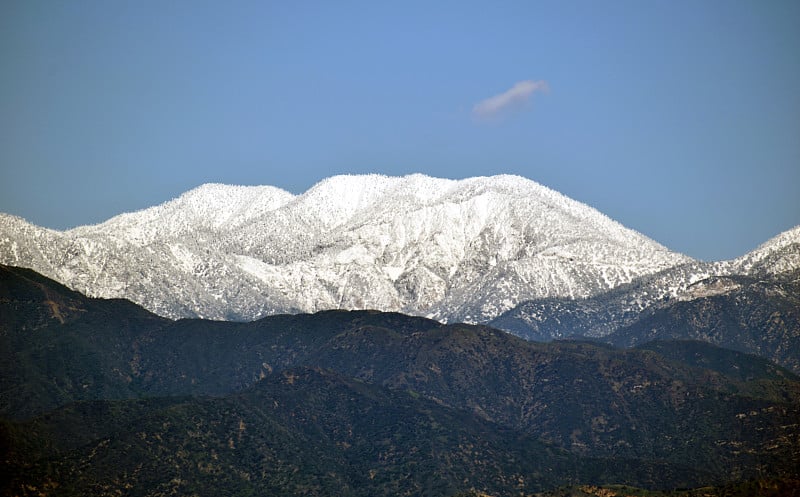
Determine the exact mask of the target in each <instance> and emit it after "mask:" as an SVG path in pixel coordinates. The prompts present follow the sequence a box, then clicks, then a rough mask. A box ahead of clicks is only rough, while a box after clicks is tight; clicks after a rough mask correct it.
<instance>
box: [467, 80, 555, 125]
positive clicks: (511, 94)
mask: <svg viewBox="0 0 800 497" xmlns="http://www.w3.org/2000/svg"><path fill="white" fill-rule="evenodd" d="M549 90H550V87H549V86H548V85H547V81H543V80H539V81H533V80H526V81H520V82H519V83H515V84H514V86H512V87H511V88H510V89H509V90H507V91H504V92H503V93H500V94H499V95H495V96H493V97H489V98H487V99H486V100H482V101H480V102H478V103H477V104H475V106H474V107H473V108H472V115H473V116H474V117H476V118H478V119H488V118H491V117H495V116H497V115H499V114H500V113H502V112H503V111H507V110H513V109H517V108H520V107H522V106H524V105H525V104H526V103H527V102H528V100H529V99H530V97H531V95H532V94H533V92H535V91H543V92H547V91H549Z"/></svg>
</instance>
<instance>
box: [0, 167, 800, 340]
mask: <svg viewBox="0 0 800 497" xmlns="http://www.w3.org/2000/svg"><path fill="white" fill-rule="evenodd" d="M0 263H3V264H8V265H13V266H21V267H29V268H32V269H34V270H36V271H38V272H40V273H41V274H44V275H46V276H48V277H51V278H53V279H55V280H57V281H59V282H62V283H64V284H66V285H67V286H69V287H70V288H73V289H75V290H78V291H80V292H83V293H85V294H87V295H90V296H95V297H105V298H126V299H129V300H131V301H133V302H136V303H138V304H140V305H142V306H144V307H145V308H147V309H149V310H151V311H152V312H155V313H156V314H159V315H161V316H165V317H170V318H181V317H203V318H209V319H225V320H252V319H257V318H259V317H263V316H267V315H273V314H277V313H284V312H288V313H294V312H315V311H319V310H326V309H377V310H381V311H397V312H403V313H406V314H413V315H419V316H426V317H430V318H434V319H437V320H440V321H444V322H469V323H486V322H489V321H491V320H493V319H496V318H499V317H500V316H501V315H503V317H502V318H501V319H500V320H497V321H494V322H493V323H494V324H495V325H502V326H503V327H506V324H507V323H509V319H512V320H516V321H517V325H514V326H510V327H509V329H511V330H514V331H519V330H521V328H520V326H518V325H519V324H520V323H522V322H527V323H529V324H530V326H528V328H530V329H528V330H527V331H525V332H524V333H525V334H526V336H530V337H543V338H552V337H558V336H566V335H570V334H573V333H574V332H575V331H581V330H569V329H560V330H557V331H549V332H542V333H540V332H539V331H537V329H538V327H539V325H538V324H536V321H537V319H538V318H537V317H536V316H537V314H536V312H535V309H536V308H537V306H542V305H545V306H546V305H548V304H546V303H545V304H542V303H541V302H542V301H543V299H549V300H547V301H549V302H552V301H553V299H558V301H559V302H570V301H576V299H587V298H588V299H590V303H589V304H576V305H581V306H585V305H591V299H595V298H602V299H607V297H604V295H611V297H608V298H611V299H612V300H614V305H615V306H616V307H614V309H611V310H608V312H613V313H614V317H613V318H609V319H606V320H605V321H603V320H602V319H601V320H600V321H599V322H598V323H592V324H591V327H592V328H593V329H592V330H591V333H589V334H590V335H591V334H594V335H602V334H603V333H605V332H607V331H610V330H611V329H613V328H616V327H618V325H619V324H627V321H626V320H625V319H622V320H620V316H622V315H625V316H628V315H632V314H638V313H640V312H641V311H642V310H643V309H646V308H651V307H653V306H654V305H655V306H657V307H659V306H661V304H663V303H664V301H665V300H675V299H677V300H687V299H692V298H694V297H695V296H699V295H700V294H701V293H702V291H701V290H700V289H701V288H704V287H703V285H702V284H700V283H699V282H701V280H704V279H707V278H713V277H720V276H746V277H755V278H762V277H765V276H771V275H776V274H782V273H786V272H791V271H793V270H796V269H798V268H800V227H799V228H795V229H794V230H791V231H788V232H786V233H784V234H782V235H779V236H778V237H776V238H774V239H773V240H771V241H769V242H767V243H766V244H765V245H764V246H762V247H760V248H759V249H757V250H755V251H754V252H752V253H750V254H747V255H745V256H743V257H741V258H739V259H735V260H732V261H725V262H713V263H703V262H699V261H694V260H692V259H691V258H689V257H687V256H684V255H681V254H678V253H675V252H672V251H670V250H668V249H667V248H665V247H663V246H661V245H659V244H657V243H656V242H654V241H652V240H650V239H648V238H647V237H645V236H643V235H641V234H639V233H637V232H635V231H632V230H630V229H627V228H625V227H623V226H622V225H620V224H619V223H616V222H614V221H612V220H611V219H609V218H608V217H606V216H604V215H603V214H601V213H599V212H598V211H596V210H595V209H592V208H590V207H588V206H586V205H584V204H581V203H579V202H576V201H574V200H571V199H569V198H567V197H565V196H563V195H561V194H559V193H557V192H555V191H553V190H550V189H548V188H546V187H544V186H541V185H539V184H537V183H535V182H533V181H530V180H527V179H524V178H521V177H516V176H494V177H480V178H471V179H465V180H459V181H454V180H444V179H437V178H431V177H427V176H422V175H412V176H406V177H401V178H393V177H385V176H377V175H367V176H336V177H332V178H329V179H326V180H324V181H322V182H320V183H319V184H317V185H316V186H314V187H313V188H311V189H310V190H309V191H307V192H306V193H304V194H302V195H297V196H295V195H292V194H290V193H288V192H285V191H282V190H280V189H277V188H274V187H269V186H264V187H239V186H226V185H218V184H209V185H204V186H201V187H199V188H197V189H195V190H192V191H190V192H187V193H185V194H184V195H182V196H180V197H179V198H177V199H175V200H172V201H170V202H167V203H165V204H162V205H159V206H156V207H152V208H149V209H145V210H143V211H140V212H135V213H130V214H122V215H120V216H117V217H114V218H112V219H110V220H108V221H106V222H104V223H102V224H99V225H95V226H83V227H79V228H75V229H72V230H68V231H64V232H60V231H53V230H49V229H45V228H40V227H37V226H34V225H31V224H29V223H27V222H26V221H24V220H23V219H20V218H17V217H13V216H10V215H5V214H0ZM609 291H615V292H616V293H611V294H608V292H609ZM710 291H723V290H710ZM698 292H700V293H698ZM561 299H567V300H561ZM531 302H533V303H531ZM564 305H567V306H569V305H572V304H564ZM504 313H505V314H504ZM547 314H548V315H549V313H547ZM552 319H553V318H552V317H551V318H550V320H551V321H552ZM606 325H607V326H606ZM602 326H606V328H605V331H602V330H600V328H599V327H602Z"/></svg>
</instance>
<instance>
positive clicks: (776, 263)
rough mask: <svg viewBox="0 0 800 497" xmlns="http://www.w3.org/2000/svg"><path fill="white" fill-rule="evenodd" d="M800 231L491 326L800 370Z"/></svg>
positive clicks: (532, 306)
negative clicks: (657, 345)
mask: <svg viewBox="0 0 800 497" xmlns="http://www.w3.org/2000/svg"><path fill="white" fill-rule="evenodd" d="M798 295H800V227H798V228H794V229H792V230H789V231H787V232H785V233H782V234H780V235H778V236H777V237H775V238H773V239H772V240H770V241H768V242H767V243H765V244H763V245H762V246H761V247H759V248H758V249H756V250H754V251H753V252H751V253H749V254H746V255H745V256H743V257H740V258H738V259H734V260H731V261H723V262H715V263H700V262H693V263H689V264H683V265H679V266H676V267H673V268H670V269H667V270H664V271H662V272H660V273H656V274H654V275H649V276H644V277H642V278H639V279H638V280H636V281H634V282H632V283H629V284H624V285H620V286H619V287H617V288H615V289H612V290H610V291H608V292H606V293H604V294H600V295H596V296H592V297H588V298H583V299H558V298H548V299H537V300H532V301H528V302H523V303H521V304H519V305H518V306H516V307H515V308H514V309H511V310H509V311H507V312H505V313H503V314H501V315H500V316H498V317H497V318H495V319H494V320H492V321H491V322H490V324H491V325H492V326H495V327H498V328H501V329H504V330H508V331H510V332H512V333H514V334H516V335H518V336H521V337H525V338H527V339H532V340H544V341H547V340H552V339H559V338H566V337H570V336H584V337H592V338H597V339H602V340H605V341H608V342H609V343H614V344H616V345H620V346H630V345H634V344H637V343H645V342H647V341H649V340H653V339H659V338H673V339H674V338H682V339H700V340H705V341H710V342H711V343H715V344H717V345H721V346H725V347H731V348H735V349H737V350H741V351H744V352H750V353H753V354H758V355H761V356H762V357H766V358H769V359H770V360H773V361H775V362H778V363H779V364H782V365H784V366H786V367H789V368H791V369H793V370H794V371H795V372H800V364H798V357H799V356H800V352H798V343H800V316H798V315H797V310H798V309H800V301H798Z"/></svg>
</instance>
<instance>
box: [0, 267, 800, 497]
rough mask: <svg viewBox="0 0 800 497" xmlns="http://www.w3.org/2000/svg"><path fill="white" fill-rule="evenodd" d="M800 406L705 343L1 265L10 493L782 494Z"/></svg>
mask: <svg viewBox="0 0 800 497" xmlns="http://www.w3.org/2000/svg"><path fill="white" fill-rule="evenodd" d="M798 420H800V379H799V378H798V377H797V376H796V375H794V374H792V373H791V372H790V371H788V370H786V369H784V368H781V367H779V366H776V365H775V364H773V363H771V362H769V361H767V360H764V359H760V358H758V357H755V356H752V355H747V354H743V353H741V352H736V351H732V350H727V349H722V348H718V347H716V346H713V345H710V344H706V343H703V342H698V341H656V342H651V343H649V344H646V345H639V346H637V347H634V348H632V349H616V348H613V347H611V346H609V345H604V344H596V343H590V342H574V341H568V342H553V343H535V342H530V341H526V340H523V339H521V338H518V337H515V336H513V335H510V334H508V333H505V332H502V331H499V330H496V329H493V328H489V327H486V326H475V325H465V324H450V325H446V324H442V323H439V322H437V321H433V320H430V319H426V318H422V317H413V316H406V315H403V314H398V313H382V312H377V311H325V312H319V313H316V314H299V315H276V316H271V317H267V318H264V319H261V320H258V321H253V322H245V323H241V322H220V321H207V320H198V319H188V320H187V319H184V320H178V321H173V320H169V319H166V318H163V317H159V316H157V315H155V314H152V313H150V312H148V311H146V310H145V309H143V308H141V307H139V306H137V305H135V304H133V303H131V302H129V301H126V300H105V299H90V298H87V297H84V296H83V295H81V294H80V293H78V292H75V291H73V290H70V289H68V288H67V287H65V286H63V285H61V284H59V283H56V282H55V281H52V280H50V279H48V278H46V277H43V276H42V275H39V274H38V273H36V272H34V271H32V270H29V269H22V268H14V267H7V266H0V461H2V462H1V463H0V495H27V494H37V495H38V494H46V495H110V494H129V495H141V496H156V495H168V494H176V495H178V494H179V495H192V494H197V495H300V494H302V495H311V496H322V495H343V496H362V495H363V496H384V495H386V496H388V495H453V494H456V493H458V492H469V491H471V490H474V491H476V492H473V493H471V494H467V495H480V493H478V492H477V491H480V492H485V493H488V494H490V495H525V494H531V493H532V492H537V491H540V490H550V489H554V488H556V487H559V486H562V485H577V484H610V483H621V484H627V485H636V486H641V487H646V488H655V489H671V488H675V487H697V486H703V485H710V484H726V483H730V482H738V481H744V480H748V479H753V478H778V479H779V482H781V483H780V485H781V486H779V487H778V488H784V489H789V490H791V489H792V488H794V486H796V484H797V481H798V479H799V478H800V474H799V473H798V468H800V451H798V447H800V424H798ZM726 488H728V487H726ZM737 488H749V487H737ZM608 495H611V494H608ZM765 495H766V494H765Z"/></svg>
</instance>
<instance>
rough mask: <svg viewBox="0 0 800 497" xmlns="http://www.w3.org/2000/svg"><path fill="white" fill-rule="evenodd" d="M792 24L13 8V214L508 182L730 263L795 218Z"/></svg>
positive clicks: (407, 12)
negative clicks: (367, 183) (211, 189)
mask: <svg viewBox="0 0 800 497" xmlns="http://www.w3.org/2000/svg"><path fill="white" fill-rule="evenodd" d="M797 26H800V2H796V1H785V2H783V1H779V0H774V1H769V2H764V1H755V0H754V1H735V0H724V1H703V0H701V1H697V0H692V1H679V0H672V1H630V2H628V1H610V2H599V1H587V2H582V1H554V2H536V1H522V2H465V1H458V2H413V1H403V2H396V3H390V2H363V3H362V2H347V1H343V2H327V1H326V2H310V1H309V2H270V1H258V2H235V1H226V2H222V1H220V2H201V1H186V2H181V1H172V2H161V1H136V2H134V1H128V2H126V1H123V2H107V1H97V2H94V1H83V0H76V1H73V2H52V1H42V2H40V1H36V0H22V1H16V0H6V1H4V2H2V3H0V74H2V77H1V78H0V211H2V212H8V213H12V214H16V215H19V216H22V217H24V218H26V219H28V220H29V221H31V222H34V223H36V224H40V225H43V226H47V227H51V228H58V229H63V228H68V227H72V226H76V225H81V224H89V223H95V222H99V221H102V220H105V219H107V218H109V217H111V216H113V215H115V214H118V213H120V212H124V211H131V210H137V209H141V208H144V207H148V206H150V205H155V204H158V203H161V202H163V201H166V200H168V199H170V198H173V197H175V196H177V195H179V194H180V193H182V192H184V191H186V190H188V189H190V188H193V187H195V186H197V185H199V184H202V183H205V182H222V183H231V184H254V185H255V184H270V185H275V186H278V187H281V188H284V189H287V190H289V191H292V192H294V193H300V192H302V191H304V190H306V189H307V188H308V187H310V186H311V185H313V184H314V183H316V182H317V181H319V180H320V179H322V178H325V177H328V176H331V175H334V174H340V173H370V172H376V173H383V174H389V175H403V174H408V173H414V172H421V173H425V174H429V175H433V176H440V177H448V178H463V177H469V176H476V175H492V174H501V173H510V174H519V175H522V176H525V177H527V178H530V179H533V180H535V181H538V182H539V183H542V184H544V185H547V186H549V187H551V188H554V189H556V190H558V191H560V192H562V193H564V194H566V195H568V196H570V197H572V198H574V199H576V200H579V201H581V202H585V203H587V204H589V205H591V206H593V207H596V208H597V209H599V210H600V211H602V212H604V213H605V214H607V215H609V216H610V217H612V218H614V219H616V220H618V221H620V222H621V223H623V224H624V225H626V226H628V227H631V228H633V229H636V230H638V231H640V232H642V233H644V234H646V235H648V236H650V237H652V238H654V239H655V240H657V241H659V242H661V243H663V244H665V245H667V246H668V247H670V248H672V249H674V250H678V251H681V252H684V253H686V254H688V255H691V256H693V257H697V258H701V259H706V260H716V259H723V258H730V257H735V256H738V255H741V254H743V253H745V252H746V251H748V250H751V249H753V248H755V247H756V246H757V245H759V244H760V243H761V242H763V241H766V240H767V239H768V238H770V237H772V236H774V235H776V234H777V233H779V232H781V231H784V230H786V229H789V228H791V227H793V226H795V225H797V224H800V91H799V90H798V89H799V88H800V87H799V86H798V81H800V55H798V54H800V29H797ZM515 85H517V86H515ZM520 85H521V86H520ZM505 92H511V93H506V94H505V96H503V94H504V93H505ZM492 97H494V99H493V100H492ZM487 101H488V103H487ZM482 102H484V103H483V104H482Z"/></svg>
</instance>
